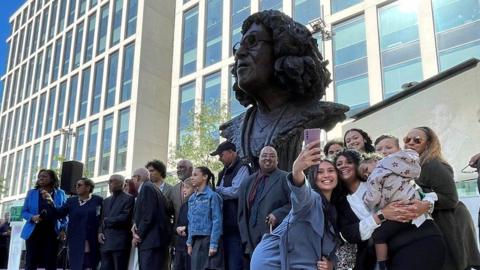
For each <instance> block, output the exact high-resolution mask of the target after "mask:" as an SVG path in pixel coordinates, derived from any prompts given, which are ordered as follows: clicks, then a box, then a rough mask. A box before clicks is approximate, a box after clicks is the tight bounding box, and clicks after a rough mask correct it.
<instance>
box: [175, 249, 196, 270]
mask: <svg viewBox="0 0 480 270" xmlns="http://www.w3.org/2000/svg"><path fill="white" fill-rule="evenodd" d="M190 269H192V267H191V261H190V255H188V253H187V251H186V250H181V251H180V250H176V251H175V259H174V266H173V270H190Z"/></svg>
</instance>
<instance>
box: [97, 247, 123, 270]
mask: <svg viewBox="0 0 480 270" xmlns="http://www.w3.org/2000/svg"><path fill="white" fill-rule="evenodd" d="M101 256H102V263H101V266H100V269H101V270H127V269H128V259H129V257H130V250H129V249H125V250H114V251H102V253H101Z"/></svg>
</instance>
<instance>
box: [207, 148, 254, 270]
mask: <svg viewBox="0 0 480 270" xmlns="http://www.w3.org/2000/svg"><path fill="white" fill-rule="evenodd" d="M236 150H237V149H236V147H235V144H233V143H231V142H229V141H225V142H223V143H221V144H220V145H219V146H218V147H217V149H216V150H215V151H214V152H212V153H210V155H211V156H216V155H218V160H220V161H221V162H222V163H223V165H224V166H225V167H224V168H223V170H222V171H221V172H220V173H219V174H218V182H217V188H216V190H217V192H218V193H219V194H220V195H222V198H223V245H224V257H225V269H226V270H242V269H244V267H243V248H242V240H241V238H240V231H239V229H238V221H237V215H238V192H239V188H240V185H241V183H242V182H243V180H244V179H246V178H247V177H248V176H249V175H250V167H249V166H248V165H246V164H243V163H242V161H241V160H240V158H239V157H238V156H237V152H236Z"/></svg>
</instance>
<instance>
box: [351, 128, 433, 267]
mask: <svg viewBox="0 0 480 270" xmlns="http://www.w3.org/2000/svg"><path fill="white" fill-rule="evenodd" d="M375 150H376V152H377V155H367V156H365V159H364V160H363V161H362V162H361V164H360V166H359V170H360V174H361V175H362V176H364V177H365V178H368V180H367V192H366V193H365V196H364V198H363V200H364V202H365V204H366V205H367V207H368V208H369V209H370V210H371V211H374V212H375V211H380V210H381V209H383V208H384V207H385V206H386V205H387V204H389V203H390V202H395V201H410V200H412V199H421V198H422V197H423V193H421V190H420V189H419V188H418V186H417V185H416V184H415V179H416V178H418V177H419V176H420V171H421V167H420V163H419V156H418V154H417V152H415V151H413V150H409V149H406V150H401V149H400V145H399V143H398V139H397V138H395V137H393V136H389V135H383V136H381V137H380V138H379V139H377V141H375ZM378 154H381V155H383V156H384V157H383V158H381V156H379V155H378ZM431 196H433V197H436V195H435V194H433V195H431ZM435 200H436V199H435ZM427 217H428V215H427V216H425V215H422V216H420V217H418V218H416V219H415V220H413V221H412V223H413V224H415V225H416V226H417V227H419V226H420V225H421V224H422V223H423V222H424V221H425V219H426V218H427ZM408 226H410V223H401V222H395V221H382V225H381V226H380V227H379V228H377V229H376V230H375V232H374V233H373V235H372V237H373V240H374V242H375V252H376V255H377V267H376V268H375V269H387V268H386V266H385V263H386V261H387V259H388V246H387V244H386V243H387V241H388V239H389V238H390V237H392V236H393V235H394V234H396V233H398V232H399V231H400V230H402V229H404V228H407V227H408Z"/></svg>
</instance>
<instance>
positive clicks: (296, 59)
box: [232, 10, 331, 106]
mask: <svg viewBox="0 0 480 270" xmlns="http://www.w3.org/2000/svg"><path fill="white" fill-rule="evenodd" d="M255 23H257V24H262V25H263V26H264V27H265V28H266V29H267V31H269V32H270V33H271V35H272V40H273V53H274V58H275V63H274V76H275V78H276V80H277V82H278V83H279V84H280V86H281V87H282V89H283V90H285V92H286V93H289V95H290V100H292V101H294V102H295V101H305V100H319V99H321V98H322V97H323V95H325V88H326V87H327V86H328V84H329V83H330V82H331V78H330V75H331V74H330V72H329V71H328V70H327V68H326V66H327V64H328V61H326V60H324V59H323V56H322V54H321V53H320V51H319V50H318V45H317V40H316V39H315V38H313V37H312V33H311V32H310V31H309V30H308V29H307V27H305V26H304V25H303V24H301V23H298V22H295V21H294V20H293V19H292V18H290V17H289V16H287V15H285V14H284V13H282V12H280V11H278V10H264V11H261V12H257V13H255V14H252V15H250V16H249V17H248V18H247V19H246V20H245V21H244V22H243V25H242V34H245V33H246V32H247V31H248V29H249V28H250V26H251V25H252V24H255ZM235 66H236V62H235V65H234V66H233V68H232V74H233V76H234V77H235V83H234V85H233V90H234V91H235V97H236V98H237V99H238V101H239V102H240V104H242V105H243V106H248V105H249V104H255V100H254V99H253V97H251V96H249V95H248V94H247V93H245V92H244V91H242V90H241V89H240V88H239V87H238V84H237V77H236V68H235Z"/></svg>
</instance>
